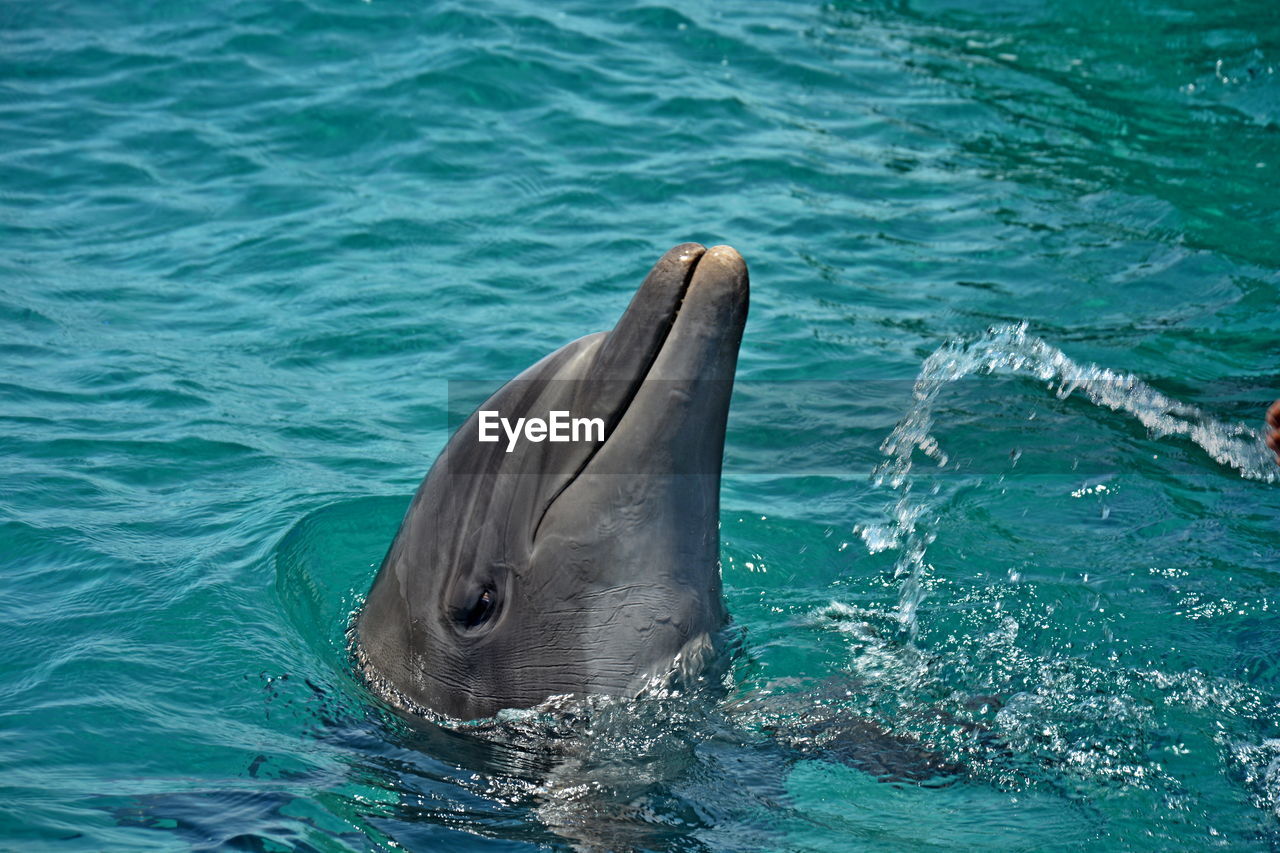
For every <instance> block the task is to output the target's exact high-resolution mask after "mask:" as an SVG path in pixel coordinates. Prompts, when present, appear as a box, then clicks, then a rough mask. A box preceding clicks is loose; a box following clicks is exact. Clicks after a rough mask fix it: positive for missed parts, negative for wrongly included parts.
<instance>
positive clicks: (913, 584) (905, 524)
mask: <svg viewBox="0 0 1280 853" xmlns="http://www.w3.org/2000/svg"><path fill="white" fill-rule="evenodd" d="M974 374H977V375H988V374H1003V375H1011V376H1025V377H1029V378H1032V379H1037V380H1040V381H1042V382H1044V383H1046V384H1047V386H1048V388H1049V389H1050V390H1052V391H1053V392H1054V394H1055V395H1056V396H1057V397H1058V398H1059V399H1066V398H1067V397H1069V396H1070V395H1071V394H1073V393H1079V394H1080V395H1081V396H1083V397H1084V398H1085V399H1087V400H1089V401H1090V402H1091V403H1094V404H1095V405H1098V406H1104V407H1106V408H1108V409H1111V410H1112V411H1116V412H1125V413H1127V414H1129V415H1132V416H1133V417H1135V418H1137V420H1138V421H1139V422H1140V423H1141V424H1142V425H1143V426H1145V427H1146V428H1147V429H1148V430H1149V431H1150V433H1151V434H1152V435H1153V436H1154V437H1156V438H1163V437H1166V436H1185V437H1186V438H1188V439H1190V440H1191V441H1192V442H1193V443H1195V444H1196V445H1197V446H1199V447H1200V448H1202V449H1203V450H1204V451H1205V452H1206V453H1208V454H1209V456H1210V457H1211V458H1212V459H1214V461H1216V462H1218V463H1219V464H1221V465H1224V466H1226V467H1229V468H1233V469H1235V470H1236V471H1237V472H1239V474H1240V476H1242V477H1244V478H1246V479H1250V480H1260V481H1263V482H1268V483H1274V482H1276V481H1277V480H1280V467H1278V466H1277V465H1276V464H1275V462H1274V460H1273V454H1272V453H1271V451H1270V450H1268V449H1267V447H1266V444H1265V443H1264V440H1263V436H1262V434H1261V433H1260V432H1259V431H1258V430H1256V429H1254V428H1252V427H1249V426H1246V425H1244V424H1238V423H1236V424H1232V423H1223V422H1221V421H1218V420H1215V419H1214V418H1212V417H1210V416H1209V415H1207V414H1205V413H1204V412H1203V411H1202V410H1200V409H1199V408H1197V407H1195V406H1192V405H1189V404H1187V403H1182V402H1179V401H1178V400H1175V399H1173V398H1171V397H1169V396H1167V395H1165V394H1162V393H1161V392H1159V391H1157V390H1156V389H1155V388H1152V387H1151V386H1150V385H1148V384H1147V383H1145V382H1143V381H1142V380H1141V379H1139V378H1138V377H1136V376H1134V375H1133V374H1129V373H1118V372H1116V371H1113V370H1111V369H1109V368H1105V367H1099V366H1098V365H1096V364H1080V363H1078V362H1075V361H1073V360H1072V359H1071V358H1069V357H1068V356H1067V355H1066V353H1064V352H1063V351H1062V350H1060V349H1058V348H1057V347H1054V346H1051V345H1050V344H1048V343H1045V342H1044V341H1043V340H1041V339H1039V338H1037V337H1034V336H1032V335H1028V334H1027V324H1026V323H1021V324H1018V325H1010V326H997V327H993V328H991V329H988V330H987V331H986V332H985V333H983V334H981V335H979V336H977V337H975V338H969V339H959V340H953V341H948V342H946V343H944V344H943V345H942V346H940V347H939V348H938V349H937V350H936V351H934V352H933V354H932V355H930V356H929V357H928V358H926V359H925V360H924V363H923V364H922V365H921V367H920V373H919V374H918V376H917V377H916V381H915V385H914V386H913V387H912V393H911V396H912V403H911V408H910V410H909V411H908V412H907V414H906V415H905V416H904V417H903V418H902V420H900V421H899V422H898V424H897V425H896V426H895V427H894V428H893V431H892V432H891V433H890V434H889V437H888V438H886V439H885V440H884V442H883V443H882V444H881V445H880V450H881V452H882V453H883V454H884V455H885V457H886V458H885V461H884V462H882V463H881V464H880V465H879V466H877V468H876V469H875V471H874V473H873V475H872V481H873V482H874V483H875V485H876V486H885V485H887V486H888V487H889V488H890V489H892V490H893V491H895V492H897V499H896V500H895V501H894V503H893V504H892V505H891V506H890V508H889V511H890V516H891V517H892V522H891V523H890V524H888V525H865V526H863V527H861V528H860V529H859V533H860V535H861V536H862V538H863V541H864V542H865V543H866V545H867V548H868V550H869V551H871V552H872V553H876V552H878V551H883V550H886V549H887V548H891V547H893V548H898V549H900V551H901V553H900V555H899V557H898V560H897V562H896V563H895V565H894V577H895V578H898V579H900V580H901V581H902V593H901V597H900V600H899V604H898V621H899V623H900V624H901V625H902V627H903V628H904V629H905V630H906V631H907V634H908V636H909V638H910V639H913V640H914V638H915V634H916V611H917V610H918V609H919V606H920V603H921V601H922V600H923V599H924V588H923V583H924V578H925V577H926V575H927V572H928V569H929V568H930V566H929V564H928V563H926V562H925V556H926V551H927V549H928V546H929V544H930V543H931V542H932V541H933V538H934V534H933V532H932V531H931V530H930V528H929V525H928V524H927V523H926V522H924V521H923V520H922V515H923V513H924V512H925V510H926V508H927V504H926V502H924V501H922V500H919V499H917V498H916V497H915V496H913V494H912V489H913V485H914V484H913V480H912V476H911V470H912V466H913V464H914V463H913V456H914V454H915V451H917V450H919V451H920V452H921V453H923V454H924V455H925V456H926V457H927V458H929V459H932V460H934V461H935V462H936V463H937V464H938V467H945V466H946V465H947V462H948V457H947V454H946V453H945V452H944V451H943V450H942V448H941V446H940V445H939V444H938V441H937V439H936V438H934V436H933V435H932V433H931V431H932V429H933V408H934V401H935V400H936V399H937V397H938V394H939V392H940V391H941V390H942V388H943V387H944V386H946V385H947V384H948V383H951V382H955V381H956V380H958V379H963V378H964V377H966V376H971V375H974Z"/></svg>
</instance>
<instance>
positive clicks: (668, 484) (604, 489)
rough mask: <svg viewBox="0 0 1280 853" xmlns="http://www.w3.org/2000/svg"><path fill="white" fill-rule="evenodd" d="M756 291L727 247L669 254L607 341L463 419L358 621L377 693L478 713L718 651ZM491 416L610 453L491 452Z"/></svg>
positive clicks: (635, 676)
mask: <svg viewBox="0 0 1280 853" xmlns="http://www.w3.org/2000/svg"><path fill="white" fill-rule="evenodd" d="M748 291H749V285H748V280H747V268H746V264H745V263H744V262H743V260H742V258H741V257H740V256H739V255H738V253H737V252H736V251H734V250H733V249H732V248H730V247H728V246H717V247H715V248H711V249H706V248H704V247H702V246H700V245H698V244H696V243H686V244H683V245H680V246H676V247H675V248H673V249H671V250H670V251H669V252H667V253H666V254H665V255H664V256H663V257H662V258H661V259H660V260H659V261H658V263H657V264H656V265H655V266H654V267H653V270H652V271H651V272H650V273H649V275H648V276H647V277H646V278H645V280H644V282H643V283H642V284H641V285H640V288H639V290H638V291H637V292H636V294H635V296H634V297H633V298H632V300H631V303H630V305H629V306H628V307H627V309H626V311H625V312H624V313H623V315H622V317H621V319H619V321H618V323H617V325H616V326H614V328H613V330H612V331H610V332H600V333H597V334H594V335H588V336H587V337H584V338H580V339H579V340H576V341H574V342H572V343H570V344H567V345H566V346H564V347H562V348H560V349H559V350H556V351H555V352H554V353H552V354H550V355H548V356H547V357H545V358H543V359H542V360H541V361H539V362H537V363H536V364H534V365H533V366H532V367H530V368H528V369H527V370H525V371H524V372H523V373H521V374H520V375H519V376H517V377H516V378H515V379H513V380H511V381H510V382H508V383H507V384H506V385H504V386H503V387H502V388H500V389H499V390H498V391H497V392H496V393H494V395H493V396H492V397H490V398H489V399H488V400H487V401H486V402H485V403H484V404H482V405H481V406H480V407H479V409H478V410H477V411H476V413H473V414H472V415H471V417H470V418H468V419H467V420H466V421H465V422H464V423H463V424H462V426H461V427H460V428H459V429H458V431H457V432H456V433H455V434H454V435H453V436H452V437H451V438H450V440H449V442H448V444H447V445H446V446H445V449H444V450H443V451H442V452H441V454H440V456H439V458H438V459H437V460H436V462H435V464H434V465H433V466H432V468H431V471H430V473H428V474H427V477H426V479H425V480H424V481H423V483H422V485H421V486H420V487H419V489H418V491H417V494H416V495H415V496H414V498H413V502H412V503H411V504H410V506H409V509H408V512H407V513H406V514H405V517H404V520H403V522H402V523H401V525H400V530H399V532H398V533H397V534H396V538H395V540H394V541H393V542H392V544H391V548H390V550H389V551H388V552H387V555H386V558H385V559H384V560H383V563H382V567H381V569H380V570H379V572H378V575H377V578H376V579H375V580H374V583H373V587H372V589H371V590H370V592H369V595H368V598H367V600H366V602H365V604H364V607H363V609H362V610H361V612H360V615H359V617H358V619H357V622H356V632H355V640H356V645H355V648H356V657H357V661H358V663H359V665H360V667H361V669H362V670H363V672H364V674H365V676H366V679H367V680H368V682H369V683H370V685H371V686H372V687H373V689H374V690H375V691H376V692H378V693H380V694H381V695H382V696H383V697H384V698H386V699H387V700H388V701H390V702H391V703H392V704H393V705H396V706H398V707H400V708H401V709H404V710H409V711H412V712H417V713H423V712H427V713H431V714H439V715H444V716H447V717H452V718H456V719H463V720H466V719H477V718H481V717H488V716H492V715H493V714H494V713H496V712H497V711H499V710H501V709H503V708H527V707H532V706H535V705H537V704H539V703H541V702H543V701H544V700H546V699H547V698H549V697H551V696H556V695H562V694H576V695H588V694H604V695H611V696H622V697H631V696H636V695H638V694H639V693H641V692H643V690H644V689H645V688H646V686H648V685H650V684H653V683H655V680H656V681H657V682H659V683H670V681H671V680H672V679H678V680H680V681H684V682H688V681H690V680H692V679H697V678H698V677H699V675H702V674H705V673H706V672H707V671H708V670H707V668H708V667H709V666H711V665H712V662H713V661H716V660H717V659H719V658H720V657H721V655H720V654H719V653H720V651H721V649H720V644H721V642H722V640H721V637H722V635H723V630H722V629H723V628H724V625H725V622H726V620H727V614H726V612H725V609H724V605H723V602H722V600H721V590H720V572H719V532H718V528H719V510H720V467H721V461H722V457H723V453H724V436H725V423H726V420H727V417H728V412H729V398H730V396H731V392H732V387H733V376H734V369H735V367H736V365H737V360H738V346H739V343H740V342H741V340H742V330H743V325H744V324H745V322H746V318H747V303H748ZM482 411H490V412H497V413H499V415H500V416H501V417H502V418H504V419H507V420H509V421H510V422H512V423H515V422H516V419H517V418H522V417H523V418H542V419H547V418H548V417H549V415H550V413H552V412H556V411H561V412H568V413H570V414H571V415H572V416H573V417H574V418H578V417H583V418H600V419H601V420H602V421H603V423H604V425H605V429H604V435H603V440H600V436H599V435H596V436H594V437H593V440H585V438H584V439H583V440H577V441H559V442H553V441H550V440H546V441H537V440H525V441H522V442H519V443H517V444H515V446H510V445H509V442H508V440H507V436H506V435H505V434H503V433H502V431H501V430H499V437H500V440H497V441H482V440H481V438H482V437H483V436H484V435H485V433H484V431H483V430H482V429H481V426H482V425H481V418H480V412H482ZM527 435H529V434H528V433H526V436H527Z"/></svg>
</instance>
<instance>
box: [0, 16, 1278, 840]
mask: <svg viewBox="0 0 1280 853" xmlns="http://www.w3.org/2000/svg"><path fill="white" fill-rule="evenodd" d="M0 39H2V43H3V49H2V50H0V134H2V135H0V141H2V143H3V144H0V229H2V231H0V233H2V234H3V251H0V453H2V454H3V458H4V460H5V464H4V466H3V468H2V469H0V566H3V571H0V767H2V768H3V773H2V781H0V788H2V789H3V794H0V837H3V839H4V842H3V846H6V847H14V848H23V849H25V848H44V849H101V848H115V849H162V850H168V849H187V848H190V847H195V848H200V849H208V848H213V847H218V846H226V847H229V848H232V849H255V850H257V849H267V850H274V849H287V848H295V849H315V850H338V849H357V850H362V849H383V848H386V849H389V848H392V847H394V846H395V845H401V846H403V847H408V848H410V849H454V850H465V849H502V850H517V849H531V848H536V847H538V846H544V847H550V848H555V849H568V848H570V847H572V846H573V845H578V847H579V849H591V848H592V847H595V848H597V849H598V848H612V849H621V848H626V847H645V848H651V849H670V850H715V851H719V850H841V851H843V850H857V849H868V850H879V849H884V850H889V849H893V850H897V849H955V848H957V847H959V848H970V849H993V848H994V849H1057V850H1082V849H1096V848H1098V847H1105V848H1112V849H1115V848H1124V849H1150V850H1169V849H1200V848H1213V849H1229V850H1237V849H1269V848H1274V847H1275V846H1277V845H1280V665H1278V664H1277V660H1278V659H1277V652H1276V649H1277V646H1278V644H1280V618H1278V617H1277V608H1280V597H1278V596H1277V594H1276V592H1275V586H1276V580H1277V577H1278V575H1277V570H1278V569H1280V562H1278V558H1280V552H1278V550H1277V546H1276V540H1275V530H1276V518H1277V516H1278V515H1280V491H1277V486H1276V483H1275V477H1274V473H1275V472H1273V470H1272V468H1271V467H1270V466H1271V465H1272V464H1273V463H1271V462H1269V460H1268V455H1267V454H1266V453H1265V451H1264V450H1263V449H1262V448H1261V446H1260V444H1259V443H1258V437H1257V430H1258V428H1260V426H1261V417H1262V412H1263V411H1264V408H1265V405H1266V404H1267V403H1268V402H1269V401H1270V400H1271V399H1273V398H1274V397H1275V396H1277V394H1278V393H1280V380H1278V379H1277V374H1276V365H1277V364H1280V337H1278V336H1277V335H1276V333H1275V332H1274V329H1275V328H1276V326H1277V325H1280V311H1278V310H1277V305H1276V303H1277V298H1276V297H1277V285H1278V284H1280V242H1277V240H1276V234H1277V233H1280V207H1278V206H1277V203H1276V199H1277V198H1280V133H1278V131H1280V73H1278V71H1280V15H1277V13H1276V9H1275V5H1274V2H1273V0H1253V2H1249V0H1246V2H1238V3H1233V4H1222V3H1211V2H1207V0H1126V2H1121V3H1118V4H1117V3H1112V2H1106V3H1103V2H1074V3H1047V4H1046V3H1019V2H1009V3H1001V4H986V3H981V2H977V0H939V2H921V0H903V1H902V2H884V3H868V4H858V3H844V2H836V3H783V2H766V3H751V4H747V3H736V2H723V3H715V4H710V3H695V4H685V5H682V6H680V7H679V8H677V7H674V6H660V5H637V6H633V7H630V8H617V9H613V10H610V9H603V8H601V7H599V6H597V5H595V4H577V3H568V4H555V5H549V4H535V3H521V2H493V3H479V4H477V3H468V4H434V5H430V6H424V5H419V4H398V3H392V2H386V0H373V2H369V3H365V2H345V0H327V2H326V0H307V2H283V3H277V4H269V5H268V6H259V5H258V4H249V3H238V2H228V3H221V4H198V3H179V2H167V3H146V4H143V3H112V4H90V3H83V4H64V3H59V2H42V3H35V2H25V0H16V2H9V3H6V4H4V6H3V8H0ZM685 240H698V241H702V242H705V243H708V244H711V243H721V242H724V243H730V244H732V245H734V246H736V247H737V248H738V249H739V250H740V251H741V252H742V254H743V255H744V256H745V257H746V259H747V261H748V263H749V264H750V266H751V272H752V280H753V290H754V292H753V294H752V309H751V310H752V315H751V319H750V321H749V323H748V326H747V331H746V337H745V340H744V345H743V349H742V354H741V360H740V365H739V374H738V376H739V386H738V390H737V392H736V394H735V399H734V405H733V411H732V413H731V416H730V425H729V436H728V442H727V448H726V473H725V479H724V487H723V516H722V556H723V561H722V562H723V575H724V583H725V588H726V597H727V599H728V605H729V608H730V610H731V612H732V613H733V614H734V618H735V625H736V626H737V629H738V630H740V632H741V636H742V646H743V649H742V652H741V653H740V654H739V655H738V657H737V658H736V660H735V664H734V668H733V673H732V678H733V681H732V685H731V690H730V697H729V701H728V702H727V703H725V705H724V706H723V707H721V708H716V707H705V706H703V707H697V706H691V705H682V704H681V703H680V702H678V701H673V702H671V703H666V702H659V701H656V700H655V701H653V702H650V703H639V704H637V705H635V706H633V707H624V708H622V709H621V710H619V709H616V708H615V709H613V710H612V711H610V709H604V710H601V711H599V712H598V713H599V716H600V718H599V719H596V718H592V720H593V722H592V723H591V726H590V727H591V728H592V731H593V732H594V734H593V735H590V736H588V735H587V734H586V733H585V731H584V730H583V729H582V728H581V727H578V728H575V727H574V724H573V723H572V722H567V723H566V722H565V721H564V720H563V719H557V720H552V721H550V722H548V721H542V722H531V721H528V720H510V721H507V722H506V723H504V725H505V726H506V729H503V730H501V731H499V732H498V733H497V735H495V736H493V737H491V738H490V739H489V740H488V741H486V743H488V746H487V747H486V748H485V749H484V750H480V749H479V747H478V746H477V744H478V743H479V742H480V741H482V740H484V739H483V738H468V737H461V736H460V737H454V738H450V737H445V736H443V735H441V736H439V737H435V738H431V737H425V736H424V735H422V734H420V733H415V732H412V731H410V730H409V729H407V728H406V727H405V726H403V725H402V724H400V723H397V722H396V721H395V720H394V719H392V718H391V717H390V716H389V715H388V714H387V713H386V712H385V711H384V710H382V709H381V707H380V706H378V705H377V704H376V703H374V702H373V701H372V700H371V699H370V697H369V696H368V695H367V694H366V693H365V692H364V690H363V688H362V687H361V686H360V684H359V683H358V680H357V679H356V678H354V676H353V675H352V672H351V670H350V668H349V664H348V659H347V650H346V645H345V639H344V629H345V628H346V625H347V619H348V616H349V614H350V613H351V611H352V610H353V609H354V608H355V607H356V606H357V605H358V602H359V599H360V596H361V595H362V594H363V593H364V592H365V591H366V590H367V588H368V585H369V583H370V581H371V579H372V576H373V573H374V571H375V569H376V566H377V564H378V562H379V561H380V559H381V557H382V554H383V551H384V550H385V548H386V546H387V544H388V543H389V541H390V539H391V536H392V534H393V533H394V530H395V527H396V524H397V523H398V521H399V517H400V514H401V513H402V512H403V510H404V507H405V506H406V504H407V501H408V497H409V495H410V494H411V493H412V491H413V489H414V488H415V487H416V485H417V483H418V481H419V480H420V478H421V477H422V475H423V474H424V473H425V471H426V469H427V468H428V466H429V465H430V462H431V460H432V459H433V458H434V454H435V453H436V452H437V451H438V450H439V448H440V447H441V446H442V444H443V442H444V440H445V438H446V421H447V411H446V410H447V406H448V380H450V379H468V380H480V381H492V382H494V383H495V384H496V383H498V382H501V381H502V380H504V379H506V378H508V377H509V376H511V375H513V374H514V373H516V372H517V371H519V370H520V369H522V368H523V367H525V366H526V365H528V364H529V363H531V362H532V361H533V360H534V359H536V358H537V357H539V356H541V355H542V354H544V353H546V352H548V351H550V350H551V349H553V348H555V347H557V346H559V345H561V344H562V343H564V342H565V341H567V340H569V339H571V338H574V337H577V336H579V335H581V334H584V333H586V332H589V331H594V330H597V329H603V328H608V327H609V326H610V325H612V323H613V321H614V319H615V318H616V317H617V316H618V314H619V313H620V311H621V310H622V307H623V306H624V305H625V304H626V302H627V300H628V298H629V296H630V293H631V291H632V289H633V288H634V287H635V285H636V284H637V283H638V281H639V279H640V277H641V276H642V275H643V274H644V272H645V271H646V270H647V268H648V266H649V265H650V264H651V263H652V262H653V261H654V260H656V258H657V257H658V256H659V255H660V254H661V252H662V251H664V250H665V249H667V248H668V247H670V246H671V245H673V244H675V243H678V242H682V241H685ZM1024 324H1025V325H1024ZM992 328H994V329H995V331H992V332H988V331H987V330H988V329H992ZM935 353H939V354H938V355H934V354H935ZM1108 371H1109V372H1108ZM1137 380H1140V381H1141V383H1144V384H1140V383H1139V382H1138V381H1137ZM1082 381H1083V384H1081V382H1082ZM939 463H943V464H941V465H940V464H939ZM1277 470H1280V469H1277ZM797 697H800V698H797ZM771 698H773V699H781V700H785V701H781V702H779V703H778V704H776V705H771V704H770V702H769V700H770V699H771ZM742 708H746V709H748V710H746V711H743V710H740V709H742ZM588 716H589V717H590V715H588ZM817 718H821V719H825V720H830V719H835V720H838V721H847V720H851V719H861V720H870V721H872V722H873V723H874V724H875V725H876V726H877V727H878V728H881V729H884V730H887V731H889V732H893V733H895V734H899V735H902V736H904V737H907V738H910V739H911V740H914V741H917V742H919V743H920V744H922V745H924V746H926V747H927V748H929V749H930V750H933V751H935V752H937V753H940V754H942V755H943V756H945V757H946V758H947V759H949V760H951V761H954V762H956V763H957V764H959V765H962V766H963V767H964V768H965V770H964V771H963V773H962V775H961V778H960V779H959V780H957V781H955V782H954V783H953V784H951V785H949V786H947V787H942V788H928V787H916V786H912V785H903V784H891V783H885V782H879V781H876V780H875V779H874V778H873V777H872V776H871V775H868V774H867V773H865V772H864V771H863V770H861V769H858V767H854V766H850V764H849V763H848V762H845V761H841V760H839V759H840V754H841V753H840V750H839V749H838V748H837V747H838V744H837V743H835V742H828V741H823V740H822V738H821V737H818V736H817V735H815V736H814V737H813V738H812V742H811V743H809V744H808V747H809V748H807V749H800V750H791V749H787V748H783V747H781V746H779V745H778V744H776V743H773V742H771V741H770V739H769V738H768V737H765V736H764V735H763V734H762V733H763V731H764V729H765V725H766V724H768V725H769V726H779V725H780V726H782V727H784V728H785V727H787V726H791V727H792V728H793V729H794V728H795V727H796V726H797V725H802V724H804V723H805V722H807V721H811V720H814V719H817ZM566 727H567V729H568V731H567V733H566V732H563V731H561V730H562V729H563V728H566ZM601 732H603V734H601ZM975 732H978V733H980V734H979V735H977V736H975V734H974V733H975ZM551 733H556V734H558V735H563V737H561V738H560V740H561V741H562V742H563V743H564V744H567V745H564V746H559V747H556V748H555V749H550V748H549V747H547V746H546V745H545V744H546V742H547V741H549V740H552V738H550V737H549V734H551ZM442 738H443V739H442ZM495 744H496V746H495ZM491 747H492V748H493V749H496V750H497V752H496V754H491V753H492V749H490V748H491ZM499 747H500V748H499ZM828 747H829V748H828ZM477 751H479V752H480V753H483V754H481V755H477V754H476V753H477Z"/></svg>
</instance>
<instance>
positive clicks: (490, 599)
mask: <svg viewBox="0 0 1280 853" xmlns="http://www.w3.org/2000/svg"><path fill="white" fill-rule="evenodd" d="M494 606H495V601H494V594H493V590H491V589H486V590H483V591H482V592H481V593H480V595H479V597H478V598H476V601H475V603H474V604H472V605H471V609H470V610H468V611H467V613H466V616H465V617H464V618H463V620H462V621H463V624H464V625H466V626H467V627H468V628H476V627H479V626H480V625H483V624H484V623H485V622H488V621H489V618H490V617H491V616H493V611H494Z"/></svg>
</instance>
